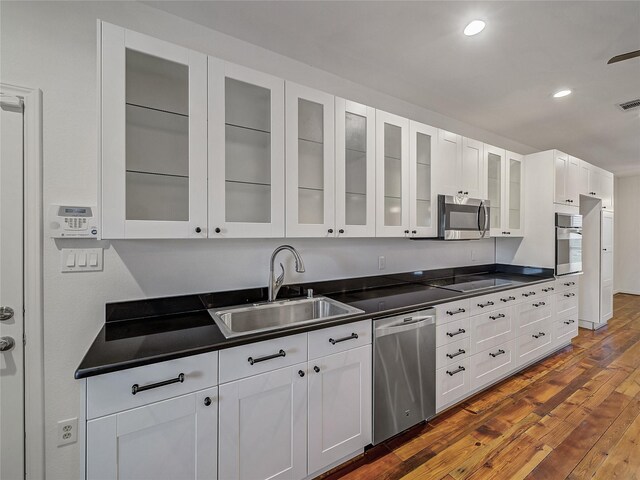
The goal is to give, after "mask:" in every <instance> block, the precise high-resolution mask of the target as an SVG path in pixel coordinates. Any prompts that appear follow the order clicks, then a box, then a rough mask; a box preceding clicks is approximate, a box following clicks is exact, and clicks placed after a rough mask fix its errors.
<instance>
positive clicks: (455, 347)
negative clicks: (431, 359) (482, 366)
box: [436, 337, 470, 368]
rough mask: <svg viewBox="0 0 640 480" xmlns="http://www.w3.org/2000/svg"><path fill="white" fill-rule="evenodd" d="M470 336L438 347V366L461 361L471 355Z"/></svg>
mask: <svg viewBox="0 0 640 480" xmlns="http://www.w3.org/2000/svg"><path fill="white" fill-rule="evenodd" d="M469 352H470V349H469V338H468V337H467V338H463V339H462V340H458V341H457V342H451V343H449V344H447V345H443V346H441V347H438V348H436V368H442V367H445V366H447V365H451V364H453V363H456V362H460V361H462V360H463V359H465V358H467V357H468V356H469Z"/></svg>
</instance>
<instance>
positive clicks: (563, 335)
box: [553, 317, 578, 345]
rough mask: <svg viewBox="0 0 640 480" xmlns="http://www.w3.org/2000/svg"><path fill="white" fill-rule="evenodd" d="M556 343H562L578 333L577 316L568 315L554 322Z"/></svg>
mask: <svg viewBox="0 0 640 480" xmlns="http://www.w3.org/2000/svg"><path fill="white" fill-rule="evenodd" d="M554 327H555V328H554V338H553V340H554V343H555V345H560V344H562V343H564V342H566V341H568V340H571V339H572V338H573V337H576V336H577V335H578V319H577V317H566V318H562V319H560V320H556V321H555V322H554Z"/></svg>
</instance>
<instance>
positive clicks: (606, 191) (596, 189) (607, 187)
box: [580, 160, 613, 210]
mask: <svg viewBox="0 0 640 480" xmlns="http://www.w3.org/2000/svg"><path fill="white" fill-rule="evenodd" d="M580 194H581V195H586V196H589V197H593V198H599V199H601V200H602V208H603V209H606V210H613V174H612V173H611V172H607V171H606V170H603V169H601V168H599V167H596V166H595V165H591V164H590V163H587V162H585V161H582V160H581V161H580Z"/></svg>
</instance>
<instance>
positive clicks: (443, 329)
mask: <svg viewBox="0 0 640 480" xmlns="http://www.w3.org/2000/svg"><path fill="white" fill-rule="evenodd" d="M468 337H469V318H461V319H459V320H454V321H453V322H449V323H447V324H445V325H436V347H441V346H442V345H448V344H449V343H452V342H457V341H458V340H462V339H463V338H468Z"/></svg>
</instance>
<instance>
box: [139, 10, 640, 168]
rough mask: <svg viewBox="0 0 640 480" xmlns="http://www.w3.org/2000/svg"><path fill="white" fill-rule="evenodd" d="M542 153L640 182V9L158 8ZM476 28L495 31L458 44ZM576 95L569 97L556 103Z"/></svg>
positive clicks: (466, 39) (486, 32) (465, 39)
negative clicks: (554, 152) (623, 56)
mask: <svg viewBox="0 0 640 480" xmlns="http://www.w3.org/2000/svg"><path fill="white" fill-rule="evenodd" d="M145 3H147V4H150V5H152V6H154V7H156V8H159V9H161V10H164V11H167V12H169V13H172V14H174V15H176V16H179V17H182V18H185V19H188V20H191V21H193V22H196V23H199V24H202V25H205V26H207V27H210V28H213V29H215V30H218V31H221V32H223V33H226V34H228V35H231V36H234V37H237V38H240V39H242V40H245V41H248V42H250V43H253V44H257V45H260V46H262V47H265V48H267V49H269V50H273V51H275V52H278V53H280V54H283V55H286V56H288V57H292V58H294V59H296V60H299V61H302V62H304V63H306V64H309V65H313V66H314V67H318V68H320V69H323V70H326V71H328V72H331V73H334V74H336V75H339V76H341V77H343V78H347V79H349V80H352V81H354V82H357V83H360V84H362V85H366V86H368V87H372V88H375V89H377V90H379V91H382V92H384V93H387V94H391V95H394V96H396V97H399V98H402V99H404V100H407V101H410V102H412V103H415V104H418V105H420V106H423V107H425V108H427V109H430V110H434V111H436V112H439V113H442V114H445V115H448V116H450V117H453V118H456V119H458V120H461V121H465V122H467V123H470V124H472V125H477V126H479V127H482V128H484V129H486V130H489V131H493V132H495V133H498V134H501V135H503V136H505V137H508V138H511V139H513V140H516V141H519V142H521V143H524V144H527V145H531V146H533V147H536V148H539V149H541V150H545V149H549V148H558V149H560V150H563V151H565V152H567V153H570V154H572V155H575V156H577V157H579V158H582V159H584V160H587V161H589V162H591V163H594V164H596V165H600V166H602V167H603V168H606V169H608V170H611V171H613V172H614V173H616V174H619V175H626V174H637V173H640V110H637V109H636V110H635V111H633V112H622V111H621V110H619V109H618V107H617V106H616V104H617V103H620V102H624V101H627V100H632V99H636V98H640V58H636V59H633V60H627V61H624V62H621V63H617V64H614V65H606V62H607V60H608V59H609V58H611V57H612V56H614V55H617V54H620V53H625V52H628V51H631V50H638V49H640V1H629V2H616V1H579V2H564V1H553V2H542V1H522V2H516V1H513V2H457V1H451V2H401V1H386V2H357V1H352V2H347V1H334V2H316V1H297V2H290V1H240V2H238V1H235V2H234V1H230V2H213V1H208V2H203V1H150V2H145ZM475 18H480V19H483V20H485V21H486V22H487V28H486V29H485V30H484V31H483V32H482V33H481V34H479V35H478V36H476V37H465V36H464V35H463V34H462V30H463V28H464V26H465V25H466V24H467V23H468V21H470V20H472V19H475ZM561 88H571V89H572V90H573V92H574V93H573V94H572V95H570V96H568V97H565V98H562V99H553V98H552V97H551V94H552V93H553V92H555V91H557V90H559V89H561Z"/></svg>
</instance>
